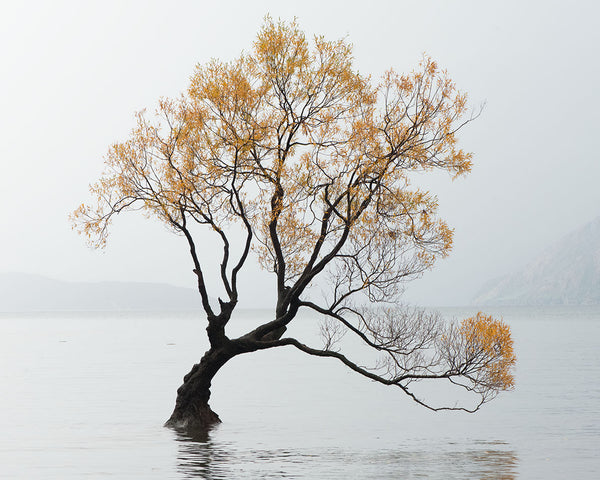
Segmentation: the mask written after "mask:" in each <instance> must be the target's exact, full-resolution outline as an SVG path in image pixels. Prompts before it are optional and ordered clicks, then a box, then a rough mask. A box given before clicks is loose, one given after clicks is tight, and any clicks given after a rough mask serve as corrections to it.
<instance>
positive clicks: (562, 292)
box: [473, 217, 600, 305]
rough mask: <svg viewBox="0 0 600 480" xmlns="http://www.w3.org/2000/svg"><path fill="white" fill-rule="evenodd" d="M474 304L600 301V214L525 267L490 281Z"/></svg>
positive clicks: (581, 303) (585, 302)
mask: <svg viewBox="0 0 600 480" xmlns="http://www.w3.org/2000/svg"><path fill="white" fill-rule="evenodd" d="M473 303H474V304H476V305H486V304H487V305H592V304H600V217H599V218H597V219H596V220H594V221H593V222H591V223H588V224H587V225H585V226H584V227H583V228H580V229H579V230H576V231H574V232H572V233H570V234H569V235H567V236H566V237H564V238H563V239H562V240H561V241H559V242H558V243H556V244H555V245H553V246H552V247H551V248H549V249H548V250H547V251H545V252H544V253H543V254H542V255H541V256H540V257H538V258H537V259H536V260H534V261H533V262H531V263H530V264H529V265H527V266H526V267H525V268H524V269H522V270H520V271H518V272H516V273H514V274H511V275H507V276H505V277H501V278H498V279H495V280H492V281H491V282H489V283H488V284H486V285H485V286H484V288H483V289H482V290H481V291H480V292H479V293H478V294H477V296H476V297H475V298H474V299H473Z"/></svg>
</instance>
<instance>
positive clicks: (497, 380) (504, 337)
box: [459, 312, 517, 390]
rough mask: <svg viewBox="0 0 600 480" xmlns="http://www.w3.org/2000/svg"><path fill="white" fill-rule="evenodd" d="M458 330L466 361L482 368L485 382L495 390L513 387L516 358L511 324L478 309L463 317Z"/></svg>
mask: <svg viewBox="0 0 600 480" xmlns="http://www.w3.org/2000/svg"><path fill="white" fill-rule="evenodd" d="M459 332H460V334H461V335H462V338H463V340H464V341H465V345H466V349H465V353H466V356H467V360H468V363H469V364H470V365H471V366H475V367H477V369H481V371H482V372H483V381H484V383H485V384H487V385H488V386H490V387H493V388H494V389H497V390H510V389H512V388H513V387H514V376H513V373H512V370H513V368H514V366H515V364H516V361H517V358H516V356H515V354H514V351H513V340H512V337H511V335H510V327H509V326H508V325H506V324H505V323H504V322H502V321H500V320H495V319H494V318H492V317H491V316H489V315H485V314H483V313H481V312H479V313H477V315H476V316H475V317H470V318H467V319H465V320H463V321H462V323H461V325H460V328H459Z"/></svg>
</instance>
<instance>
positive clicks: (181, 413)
mask: <svg viewBox="0 0 600 480" xmlns="http://www.w3.org/2000/svg"><path fill="white" fill-rule="evenodd" d="M233 356H234V355H232V354H231V353H230V352H226V351H225V349H215V348H211V349H210V350H209V351H207V352H206V353H205V354H204V356H203V357H202V359H201V360H200V363H198V364H196V365H194V367H193V368H192V370H191V371H190V373H188V374H187V375H186V376H185V377H184V378H183V385H181V387H179V388H178V389H177V400H176V402H175V409H174V410H173V413H172V414H171V417H170V418H169V420H167V422H166V423H165V427H171V428H175V429H184V430H205V429H208V428H210V427H211V426H213V425H215V424H217V423H221V420H220V419H219V416H218V415H217V414H216V413H215V412H213V411H212V409H211V408H210V406H209V405H208V400H209V398H210V384H211V381H212V379H213V377H214V376H215V374H216V373H217V372H218V371H219V369H220V368H221V367H222V366H223V365H225V363H226V362H227V361H228V360H230V359H231V358H232V357H233Z"/></svg>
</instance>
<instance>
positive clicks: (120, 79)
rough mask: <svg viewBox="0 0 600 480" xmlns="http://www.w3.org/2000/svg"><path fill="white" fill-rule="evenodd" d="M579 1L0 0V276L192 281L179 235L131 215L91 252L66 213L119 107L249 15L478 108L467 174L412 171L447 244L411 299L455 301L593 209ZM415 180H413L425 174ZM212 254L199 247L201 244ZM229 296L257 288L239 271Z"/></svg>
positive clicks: (249, 26)
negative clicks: (416, 77)
mask: <svg viewBox="0 0 600 480" xmlns="http://www.w3.org/2000/svg"><path fill="white" fill-rule="evenodd" d="M598 5H599V4H598V3H597V2H592V1H589V2H587V1H574V2H564V1H561V2H558V1H548V0H546V1H527V2H523V1H504V2H482V1H450V0H442V1H420V2H416V1H404V0H396V1H374V0H373V1H371V2H368V3H367V2H364V1H360V2H358V1H348V0H346V1H335V2H334V1H324V0H320V1H306V0H305V1H301V2H300V1H295V2H284V1H281V0H279V1H262V2H260V1H253V2H247V1H239V2H233V1H227V0H223V1H220V2H216V1H210V2H209V1H175V0H174V1H170V2H166V1H162V2H156V1H147V0H146V1H125V0H121V1H106V0H104V1H101V2H95V1H85V2H80V1H59V0H53V1H52V2H46V1H44V2H41V1H40V2H2V6H1V7H0V8H1V10H0V45H2V56H1V66H0V68H1V75H0V86H1V88H0V113H1V116H0V135H1V136H2V137H1V142H0V228H1V231H0V233H1V234H0V272H10V271H18V272H28V273H39V274H42V275H47V276H50V277H54V278H59V279H65V280H136V281H153V282H154V281H156V282H167V283H172V284H175V285H187V286H193V284H194V278H193V274H192V273H191V264H190V262H189V259H188V253H187V249H186V246H185V242H184V240H183V239H181V238H178V237H176V236H173V235H172V234H171V233H169V232H167V231H166V230H165V229H164V228H163V227H162V226H161V225H159V224H157V223H155V222H152V221H148V220H146V219H144V218H142V217H136V216H135V215H127V216H121V218H119V219H118V221H117V222H116V223H115V228H114V230H113V234H112V236H111V238H110V240H109V245H108V247H107V249H106V251H104V252H98V251H91V250H89V249H88V248H87V247H86V246H85V243H84V241H83V239H82V238H81V237H79V236H78V235H77V234H76V233H75V232H73V231H72V230H71V227H70V225H69V222H68V214H69V213H70V212H71V211H72V210H73V209H74V208H76V207H77V205H79V204H80V203H82V202H84V201H87V200H88V199H89V197H88V190H87V189H88V184H89V183H90V182H93V181H94V180H95V179H96V178H97V177H98V175H99V174H100V172H101V170H102V162H103V156H104V154H105V152H106V151H107V148H108V146H109V145H110V144H112V143H113V142H115V141H118V140H124V139H126V137H127V135H128V132H129V131H130V129H131V128H132V126H133V114H134V112H135V111H138V110H141V109H143V108H145V107H148V108H153V107H154V105H155V104H156V101H157V99H158V98H159V97H161V96H176V95H178V94H179V93H180V92H182V91H183V90H184V89H185V88H186V85H187V82H188V79H189V76H190V75H191V73H192V72H193V69H194V66H195V65H196V64H197V63H203V62H205V61H207V60H208V59H210V58H211V57H217V58H220V59H222V60H227V59H232V58H234V57H235V56H237V55H238V54H239V53H240V52H241V51H242V50H244V49H246V50H248V49H249V48H250V45H251V43H252V41H253V39H254V37H255V35H256V32H257V31H258V29H259V27H260V25H261V24H262V22H263V17H264V16H265V15H266V14H270V15H271V16H272V17H274V18H279V17H280V18H282V19H286V20H289V19H292V18H293V17H294V16H296V17H297V18H298V21H299V24H300V25H301V27H302V28H303V29H304V30H305V31H306V32H307V33H309V34H313V33H316V34H324V35H325V36H326V37H328V38H330V39H336V38H339V37H342V36H345V37H347V38H348V39H349V40H350V41H351V42H352V43H353V44H354V53H355V58H356V65H357V67H358V69H359V70H360V71H361V72H362V73H364V74H373V75H374V76H377V75H379V74H380V73H381V72H383V71H384V70H386V69H388V68H390V67H393V68H394V69H396V70H398V71H409V70H411V69H413V68H414V67H415V66H416V64H417V63H418V61H419V59H420V58H421V56H422V54H423V52H426V53H427V54H429V55H430V56H432V57H433V58H434V59H435V60H437V61H438V63H439V64H440V65H441V66H442V67H444V68H446V69H447V70H448V72H449V74H450V76H451V77H452V78H453V79H454V80H455V81H456V83H457V85H458V87H459V89H460V90H462V91H466V92H468V94H469V98H470V100H471V103H472V105H473V106H474V107H478V106H479V105H480V104H481V103H482V102H485V103H486V107H485V109H484V112H483V114H482V115H481V117H480V118H479V119H478V120H477V121H476V122H474V123H472V124H471V125H469V126H468V128H467V129H466V130H464V133H462V134H461V137H460V139H461V143H462V146H463V147H464V148H465V149H467V150H470V151H473V152H474V154H475V157H474V168H473V172H472V174H471V175H470V176H469V177H468V178H462V179H459V180H456V181H454V182H452V181H451V180H450V179H449V178H447V177H441V176H440V177H437V176H436V177H435V178H432V179H428V178H427V177H425V176H424V177H423V182H424V185H426V186H427V187H428V188H431V190H433V191H434V192H436V193H437V194H438V196H439V199H440V204H441V208H440V211H441V215H442V217H443V218H445V219H446V220H447V221H448V222H449V223H450V224H451V225H452V226H453V227H454V228H455V246H454V251H453V253H452V255H451V257H450V258H448V259H446V260H443V261H441V262H439V263H438V264H437V266H436V267H435V269H434V271H432V272H430V273H428V274H427V275H426V276H425V277H424V278H423V279H421V280H420V281H418V282H416V283H415V284H414V285H413V286H411V287H410V288H409V290H408V292H407V296H408V298H409V299H410V300H413V301H418V302H421V303H424V304H430V305H435V304H438V305H443V304H462V303H465V302H467V301H468V300H469V299H470V298H471V296H472V295H473V294H474V293H475V292H476V291H477V289H478V288H479V285H481V284H482V283H483V282H485V281H487V280H488V279H490V278H492V277H495V276H498V275H500V274H503V273H507V272H510V271H512V270H514V269H515V268H518V267H520V266H521V265H523V264H524V263H526V262H527V261H528V260H530V259H531V258H532V257H534V256H535V255H536V254H537V253H538V252H539V251H540V250H542V249H543V248H545V247H546V246H548V245H550V244H551V243H553V242H554V241H556V240H558V239H559V238H560V237H561V236H563V235H564V234H566V233H568V232H569V231H571V230H573V229H574V228H577V227H579V226H581V225H582V224H584V223H586V222H588V221H590V220H592V219H594V218H595V217H597V216H598V215H600V186H599V183H600V162H599V161H598V160H599V158H598V147H597V142H598V130H599V128H598V127H599V123H600V122H599V115H600V113H599V112H600V94H599V93H598V92H599V90H598V87H599V85H600V63H599V62H598V59H599V58H600V52H599V50H600V29H599V28H598V17H599V14H600V7H598ZM425 182H426V183H425ZM204 254H205V255H208V256H210V254H211V252H210V248H209V246H207V248H206V249H205V251H204ZM245 281H246V283H247V290H246V292H248V293H246V294H245V292H244V291H242V301H245V302H246V301H247V302H249V304H250V303H252V302H250V301H249V299H250V298H253V299H258V298H266V297H268V296H269V295H270V294H271V292H272V289H273V286H272V283H271V282H270V281H269V279H268V277H267V278H266V277H265V276H264V275H260V274H257V273H256V271H254V270H253V271H250V272H248V274H247V275H246V277H245Z"/></svg>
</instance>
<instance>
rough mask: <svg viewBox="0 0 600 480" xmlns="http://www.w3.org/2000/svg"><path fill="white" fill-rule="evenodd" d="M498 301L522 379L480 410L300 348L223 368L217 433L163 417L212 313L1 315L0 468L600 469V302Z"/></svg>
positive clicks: (397, 472)
mask: <svg viewBox="0 0 600 480" xmlns="http://www.w3.org/2000/svg"><path fill="white" fill-rule="evenodd" d="M440 311H441V312H442V313H443V314H444V315H447V316H448V317H454V316H456V317H458V318H462V317H463V316H465V315H472V314H474V313H476V311H477V309H476V308H468V309H467V308H465V309H460V308H456V309H440ZM485 311H486V312H487V313H492V314H494V315H495V316H498V317H503V319H504V321H505V322H507V323H508V324H510V325H511V328H512V332H513V338H514V340H515V350H516V353H517V359H518V363H517V371H516V389H515V390H514V391H512V392H506V393H503V394H501V395H500V396H499V397H498V398H496V399H495V400H493V401H492V402H491V403H489V404H487V405H484V406H483V408H482V410H480V411H479V412H478V413H476V414H466V413H459V412H438V413H435V412H431V411H429V410H426V409H424V408H423V407H420V406H418V405H416V404H415V403H414V402H412V400H410V399H409V398H408V397H406V396H405V395H403V394H402V392H401V391H400V390H398V389H391V388H389V387H384V386H382V385H378V384H375V383H372V382H370V381H368V380H366V379H364V378H362V377H359V376H357V374H354V373H353V372H351V371H349V370H347V369H345V368H344V367H342V366H340V365H338V364H337V363H336V361H335V360H333V359H320V358H314V357H308V356H306V355H304V354H302V353H300V352H298V351H296V350H293V349H292V347H286V348H282V349H277V350H271V351H265V352H258V353H254V354H250V355H247V356H242V357H238V358H235V359H234V360H233V361H231V362H230V363H229V364H227V365H226V366H225V367H224V369H223V370H222V371H221V372H220V373H219V375H217V377H216V378H215V381H214V382H213V395H212V398H211V406H212V407H213V409H214V410H215V411H216V412H217V413H218V414H219V415H220V417H221V419H222V420H223V424H221V425H219V426H218V427H217V428H215V429H214V430H212V431H211V432H210V433H209V435H208V436H206V437H205V438H188V437H186V436H185V435H181V434H177V433H175V432H173V431H171V430H168V429H165V428H163V427H162V424H163V422H164V421H165V420H166V419H167V418H168V417H169V415H170V413H171V411H172V408H173V405H174V401H175V391H176V389H177V387H178V386H179V385H180V384H181V381H182V377H183V375H184V374H185V373H187V372H188V371H189V369H190V368H191V366H192V365H193V364H194V363H196V362H197V361H198V360H199V359H200V357H201V356H202V354H203V352H204V350H205V349H206V346H207V341H206V339H205V332H204V324H203V321H202V317H201V315H200V314H199V313H68V314H66V313H65V314H58V313H52V314H43V313H39V314H38V313H36V314H2V315H0V406H1V408H0V427H1V428H2V433H3V434H2V436H1V438H0V478H2V479H13V478H14V479H61V480H67V479H78V480H79V479H95V478H98V479H100V478H102V479H104V478H115V479H140V478H143V479H154V478H156V479H188V478H200V479H244V478H249V479H254V478H269V479H273V478H286V479H287V478H318V479H354V478H356V479H361V478H365V479H392V478H407V479H422V478H426V479H516V478H524V479H536V478H540V479H564V478H577V479H596V478H600V458H599V457H600V455H599V452H600V308H599V307H557V308H507V307H502V308H501V307H494V308H487V309H486V310H485ZM268 318H269V314H268V312H263V311H246V312H241V314H240V315H239V316H238V318H237V319H236V320H232V322H234V321H235V324H233V325H232V328H234V330H235V329H237V330H238V331H240V332H241V331H242V330H245V329H247V328H249V327H250V326H251V325H252V324H253V322H256V321H257V319H268ZM301 320H302V321H301V322H299V324H298V325H296V326H295V327H294V329H295V330H294V332H293V333H296V334H298V335H303V338H306V337H308V338H309V340H307V341H310V340H311V339H314V338H316V336H315V335H316V333H317V332H318V327H316V326H315V324H314V321H313V319H311V318H308V317H306V318H303V319H301ZM314 343H315V342H313V344H314ZM317 345H318V343H317Z"/></svg>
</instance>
